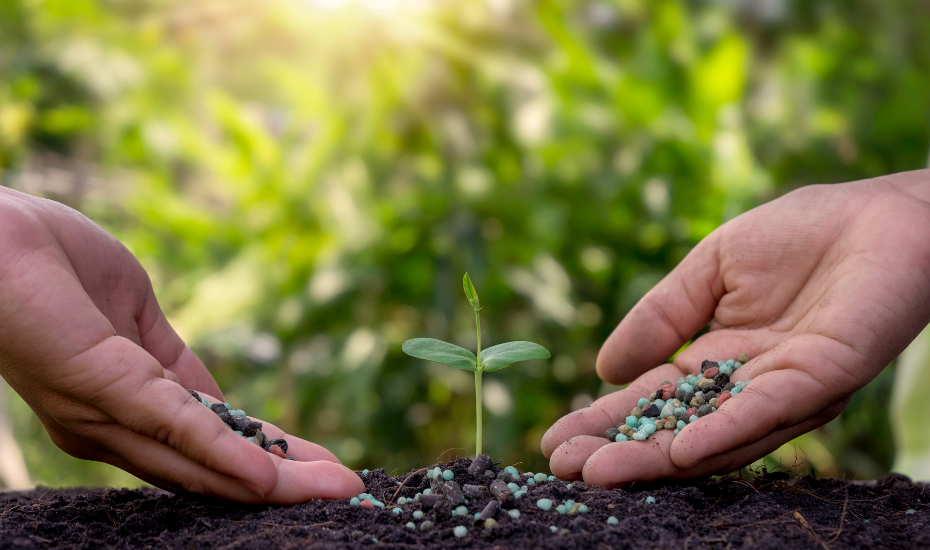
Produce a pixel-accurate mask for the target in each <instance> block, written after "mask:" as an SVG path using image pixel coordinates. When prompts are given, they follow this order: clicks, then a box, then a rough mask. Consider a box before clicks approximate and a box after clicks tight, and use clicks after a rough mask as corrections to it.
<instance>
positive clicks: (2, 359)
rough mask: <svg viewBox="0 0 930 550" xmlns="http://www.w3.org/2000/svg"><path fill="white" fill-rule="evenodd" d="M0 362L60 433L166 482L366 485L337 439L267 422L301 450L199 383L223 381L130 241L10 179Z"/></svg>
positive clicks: (57, 436)
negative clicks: (206, 401)
mask: <svg viewBox="0 0 930 550" xmlns="http://www.w3.org/2000/svg"><path fill="white" fill-rule="evenodd" d="M0 374H2V375H3V377H4V378H5V379H6V380H7V381H8V382H9V383H10V385H11V386H12V387H13V388H14V389H15V390H16V391H17V392H18V393H19V394H20V395H21V396H22V397H23V398H24V399H25V400H26V402H28V403H29V405H30V406H31V407H32V409H33V410H34V411H35V412H36V414H37V415H38V416H39V418H40V419H41V420H42V423H43V425H44V426H45V428H46V430H48V433H49V435H50V436H51V437H52V440H53V441H54V442H55V444H56V445H58V446H59V447H61V448H62V449H63V450H65V451H66V452H68V453H70V454H72V455H74V456H77V457H79V458H84V459H93V460H100V461H104V462H108V463H110V464H114V465H116V466H118V467H120V468H123V469H124V470H126V471H128V472H131V473H133V474H135V475H137V476H138V477H140V478H142V479H145V480H147V481H149V482H151V483H153V484H155V485H158V486H160V487H164V488H167V489H171V490H175V491H189V492H196V493H204V494H210V495H217V496H221V497H224V498H229V499H234V500H239V501H245V502H261V501H264V502H274V503H282V504H289V503H296V502H304V501H307V500H309V499H311V498H347V497H349V496H352V495H355V494H358V493H359V492H361V491H363V490H364V485H363V484H362V483H361V480H360V479H359V478H358V476H357V475H356V474H354V473H353V472H352V471H350V470H349V469H347V468H345V467H344V466H342V465H340V464H339V463H338V460H336V458H335V457H334V456H333V455H332V453H330V452H329V451H327V450H326V449H324V448H322V447H320V446H318V445H314V444H313V443H310V442H307V441H304V440H302V439H299V438H296V437H291V436H288V435H286V434H284V432H282V431H281V430H279V429H278V428H276V427H274V426H271V425H270V424H265V425H264V427H263V430H264V431H265V433H266V434H267V435H268V436H269V437H270V438H285V439H286V440H287V441H288V451H289V454H291V455H293V456H294V457H295V458H296V459H297V461H289V460H282V459H281V458H279V457H277V456H274V455H271V454H269V453H266V452H265V451H264V450H262V449H261V448H260V447H258V446H257V445H255V444H253V443H250V442H248V441H246V440H245V439H244V438H242V437H239V436H238V435H236V434H235V433H234V432H233V431H232V430H230V429H229V428H228V427H227V426H226V425H225V424H224V423H223V421H222V420H221V419H220V418H219V417H218V416H217V415H216V414H214V413H213V412H212V411H211V410H210V409H208V408H207V407H204V406H203V405H202V404H200V403H198V402H197V401H196V400H195V399H194V398H193V397H191V396H190V395H189V394H188V393H187V391H186V390H185V388H191V389H195V390H197V391H199V392H202V393H203V394H204V395H205V396H210V397H211V401H214V402H215V401H222V393H221V392H220V389H219V387H217V385H216V382H215V381H214V380H213V377H212V376H211V375H210V373H209V372H208V371H207V369H206V368H205V367H204V365H203V363H202V362H201V361H200V360H199V359H198V358H197V356H196V355H195V354H194V353H193V352H192V351H191V350H190V349H189V348H188V347H187V346H186V345H185V344H184V342H183V341H182V340H181V339H180V338H179V337H178V335H177V334H176V333H175V332H174V330H172V328H171V326H170V325H169V324H168V321H167V320H166V319H165V316H164V315H163V314H162V311H161V308H159V306H158V302H157V301H156V299H155V295H154V292H153V291H152V286H151V284H150V283H149V278H148V276H147V275H146V273H145V271H144V270H143V269H142V266H141V265H140V264H139V263H138V262H137V261H136V259H135V258H134V257H133V256H132V254H130V253H129V251H128V250H127V249H126V248H125V247H123V246H122V245H121V244H120V243H119V242H117V241H116V239H114V238H113V237H112V236H110V235H109V234H107V233H106V232H105V231H103V230H102V229H101V228H100V227H98V226H97V225H96V224H94V223H93V222H91V221H90V220H88V219H87V218H85V217H84V216H82V215H80V214H78V213H77V212H75V211H73V210H71V209H69V208H66V207H64V206H62V205H60V204H57V203H54V202H51V201H45V200H41V199H36V198H35V197H30V196H28V195H24V194H22V193H17V192H15V191H11V190H9V189H5V188H2V187H0Z"/></svg>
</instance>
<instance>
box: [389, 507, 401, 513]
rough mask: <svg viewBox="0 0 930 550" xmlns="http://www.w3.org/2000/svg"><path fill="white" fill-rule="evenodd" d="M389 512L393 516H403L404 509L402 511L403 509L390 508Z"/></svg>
mask: <svg viewBox="0 0 930 550" xmlns="http://www.w3.org/2000/svg"><path fill="white" fill-rule="evenodd" d="M391 511H392V512H394V513H395V514H403V513H404V509H403V508H392V509H391Z"/></svg>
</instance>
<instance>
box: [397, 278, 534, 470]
mask: <svg viewBox="0 0 930 550" xmlns="http://www.w3.org/2000/svg"><path fill="white" fill-rule="evenodd" d="M462 286H463V287H464V289H465V297H466V298H468V303H469V304H471V307H472V309H474V310H475V327H476V329H477V336H478V353H477V355H476V354H474V353H472V352H470V351H468V350H467V349H465V348H463V347H459V346H456V345H455V344H450V343H449V342H443V341H442V340H436V339H434V338H413V339H412V340H407V341H406V342H404V344H403V346H401V349H403V350H404V353H406V354H407V355H410V356H413V357H416V358H417V359H426V360H428V361H435V362H437V363H442V364H444V365H449V366H450V367H455V368H457V369H462V370H467V371H472V372H474V373H475V417H476V420H477V422H476V424H477V429H476V432H477V433H476V437H475V447H476V449H475V456H477V455H480V454H481V410H482V409H481V407H482V405H481V375H482V374H483V373H484V372H485V371H487V372H492V371H496V370H500V369H503V368H507V367H509V366H510V365H512V364H514V363H516V362H518V361H526V360H528V359H548V358H549V352H548V351H547V350H546V348H544V347H542V346H540V345H539V344H534V343H533V342H507V343H504V344H498V345H496V346H492V347H490V348H488V349H486V350H484V352H483V353H482V351H481V316H480V313H479V312H480V311H481V302H480V301H479V300H478V292H477V291H476V290H475V285H473V284H472V282H471V277H469V276H468V273H466V274H465V277H464V278H463V279H462Z"/></svg>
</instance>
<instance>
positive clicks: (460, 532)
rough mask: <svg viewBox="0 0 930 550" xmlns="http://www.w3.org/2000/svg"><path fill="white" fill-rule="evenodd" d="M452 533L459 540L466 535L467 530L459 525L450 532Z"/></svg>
mask: <svg viewBox="0 0 930 550" xmlns="http://www.w3.org/2000/svg"><path fill="white" fill-rule="evenodd" d="M452 533H453V534H454V535H455V536H457V537H459V538H461V537H464V536H465V535H467V534H468V528H467V527H465V526H464V525H459V526H457V527H456V528H455V529H453V530H452Z"/></svg>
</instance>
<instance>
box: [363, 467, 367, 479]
mask: <svg viewBox="0 0 930 550" xmlns="http://www.w3.org/2000/svg"><path fill="white" fill-rule="evenodd" d="M362 477H368V468H365V469H364V470H362Z"/></svg>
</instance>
